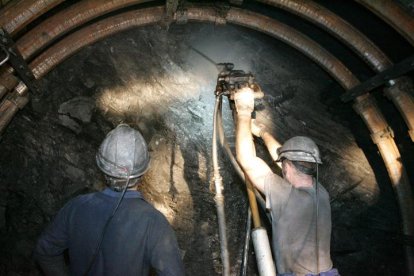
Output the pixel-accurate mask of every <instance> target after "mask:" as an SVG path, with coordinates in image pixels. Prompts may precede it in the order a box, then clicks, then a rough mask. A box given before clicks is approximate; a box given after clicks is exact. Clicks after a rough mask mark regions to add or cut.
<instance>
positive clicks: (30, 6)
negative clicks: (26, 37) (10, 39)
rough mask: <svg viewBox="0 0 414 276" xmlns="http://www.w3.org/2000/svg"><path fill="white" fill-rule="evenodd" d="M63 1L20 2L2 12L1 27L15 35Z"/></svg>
mask: <svg viewBox="0 0 414 276" xmlns="http://www.w3.org/2000/svg"><path fill="white" fill-rule="evenodd" d="M62 2H63V0H19V1H14V2H13V3H11V4H10V5H7V6H6V7H5V8H3V9H1V10H0V26H2V27H3V29H5V30H6V31H7V32H8V33H9V34H11V35H14V34H16V33H17V32H18V31H20V30H21V29H23V28H24V27H25V26H27V25H28V24H29V23H30V22H32V21H33V20H35V19H36V18H38V17H39V16H41V15H42V14H44V13H45V12H47V11H48V10H50V9H52V8H53V7H55V6H56V5H58V4H60V3H62Z"/></svg>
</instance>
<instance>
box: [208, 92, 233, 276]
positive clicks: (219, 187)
mask: <svg viewBox="0 0 414 276" xmlns="http://www.w3.org/2000/svg"><path fill="white" fill-rule="evenodd" d="M221 98H222V96H221V95H217V96H216V103H215V106H214V118H213V142H212V158H213V170H214V184H215V188H216V195H215V197H214V199H215V201H216V208H217V219H218V224H219V237H220V249H221V260H222V264H223V275H224V276H228V275H230V263H229V253H228V248H227V237H226V219H225V213H224V196H223V193H222V191H223V181H222V178H221V176H220V167H219V165H218V158H217V113H218V110H219V106H220V105H221V104H220V103H221Z"/></svg>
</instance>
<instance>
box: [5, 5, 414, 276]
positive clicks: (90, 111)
mask: <svg viewBox="0 0 414 276" xmlns="http://www.w3.org/2000/svg"><path fill="white" fill-rule="evenodd" d="M229 2H230V3H228V2H211V1H203V2H201V3H200V2H199V1H167V3H165V2H164V1H139V0H134V1H133V0H118V1H97V0H96V1H93V0H90V1H59V0H49V1H34V0H26V1H10V2H8V3H7V5H5V6H4V7H2V9H1V10H0V25H1V26H2V28H3V30H5V31H6V32H7V33H8V34H9V38H8V39H9V40H8V42H11V43H12V44H10V45H12V46H13V47H15V48H14V52H19V53H20V54H21V57H22V59H21V60H20V62H21V63H22V64H23V67H22V68H23V69H22V68H20V69H19V68H18V69H19V70H24V68H25V65H24V61H25V62H26V63H27V65H28V68H29V69H28V71H29V72H32V73H33V76H34V78H35V79H36V80H37V81H36V82H34V81H30V85H28V86H30V88H32V85H33V83H34V84H35V85H37V87H38V89H39V92H37V93H36V91H35V90H34V89H27V87H26V86H25V85H24V84H23V83H22V77H21V76H20V73H19V70H16V69H13V68H12V67H11V66H10V65H11V64H12V61H11V60H8V61H7V62H6V63H5V64H4V65H3V66H2V67H1V68H0V98H1V100H2V102H1V103H0V131H1V133H2V136H1V140H0V162H1V163H0V164H1V165H0V168H1V170H0V179H1V180H0V188H1V191H2V195H1V196H0V231H1V233H2V237H1V238H0V243H1V245H2V248H3V249H2V250H0V254H1V260H2V261H1V262H0V273H1V274H2V275H8V274H12V273H15V274H16V273H17V274H24V275H26V274H29V273H30V274H33V275H36V274H39V273H40V272H39V271H38V270H37V268H36V267H35V265H34V264H33V262H32V260H31V257H30V254H31V250H32V248H33V245H34V243H35V241H36V238H37V236H38V235H39V233H40V231H42V229H44V227H45V226H46V225H47V223H48V222H49V221H50V220H51V218H53V216H54V214H55V213H56V211H57V210H58V209H59V208H60V207H61V206H63V204H64V203H65V202H66V201H67V200H68V199H70V198H72V197H74V196H76V195H78V194H81V193H86V192H89V191H96V190H99V189H102V188H103V184H102V183H103V181H102V176H101V175H100V173H99V171H98V169H97V167H96V166H95V164H94V160H95V159H94V158H95V157H94V156H95V152H96V149H97V147H98V146H99V144H100V142H101V141H102V139H103V138H104V137H105V134H106V133H107V132H108V131H109V130H110V129H111V128H113V126H115V125H116V124H118V123H121V122H124V123H128V124H130V125H132V126H134V127H135V128H137V129H139V130H140V131H141V132H142V133H143V135H144V137H145V139H146V140H147V142H148V143H149V147H150V150H151V159H152V161H151V164H152V166H151V169H150V171H149V172H148V173H147V175H146V177H145V183H144V185H143V186H142V188H141V189H142V192H143V193H144V195H145V197H146V199H147V200H148V201H150V202H151V203H152V204H153V205H154V206H155V207H156V208H157V209H158V210H160V211H161V212H162V213H163V214H164V215H165V216H166V217H167V218H168V220H169V221H170V223H171V224H172V225H173V227H174V229H175V230H176V232H177V237H178V240H179V244H180V248H181V249H182V253H183V258H184V263H185V266H186V270H187V272H188V273H189V275H216V274H217V275H219V274H220V273H221V269H222V267H221V260H220V247H219V239H218V230H217V217H216V214H215V207H214V206H215V204H214V200H213V196H214V188H213V187H212V183H211V178H212V172H211V160H210V159H211V154H210V151H211V148H210V147H211V142H212V120H213V105H214V94H213V91H214V89H215V85H216V78H217V73H218V71H217V69H216V66H215V64H214V63H219V62H232V63H234V64H235V67H236V68H237V69H242V70H245V71H250V72H252V73H253V74H254V76H255V78H256V79H257V81H258V82H259V84H260V85H261V86H262V89H263V91H264V92H265V95H266V96H265V98H264V99H263V100H262V101H261V102H260V103H259V104H258V106H257V120H259V121H260V122H263V123H264V124H265V125H266V126H267V127H268V128H269V129H270V130H271V132H272V133H273V134H274V136H275V137H276V138H277V140H278V141H280V142H283V141H285V140H286V139H288V138H289V137H291V136H294V135H307V136H310V137H312V138H313V139H314V140H315V141H316V142H317V144H318V145H319V147H320V148H321V151H322V155H323V156H324V160H323V161H324V166H323V169H322V171H321V180H322V183H323V184H324V186H325V187H326V189H327V190H328V192H329V194H330V197H331V204H332V219H333V230H332V232H333V233H332V246H331V251H332V257H333V261H334V264H335V265H336V266H337V267H338V268H339V270H340V271H342V272H343V275H363V274H364V275H365V274H369V275H371V274H372V275H374V274H375V275H405V274H409V273H414V268H413V267H411V266H410V264H413V263H414V262H412V260H413V252H412V248H411V247H410V242H409V241H410V239H412V237H413V234H414V233H413V232H414V220H413V219H412V218H413V217H414V206H413V194H412V184H411V183H413V181H414V175H413V171H414V170H413V167H414V160H413V156H414V146H413V142H412V139H414V133H413V128H414V101H413V86H412V77H413V72H412V71H408V72H407V73H406V74H405V75H401V76H399V77H398V78H393V79H392V80H389V79H387V82H384V83H383V84H382V85H381V86H379V87H378V88H375V89H374V90H372V91H366V93H363V94H362V95H359V96H358V97H356V98H354V99H353V101H352V102H343V101H342V100H341V95H343V94H344V93H346V91H348V90H350V89H352V88H355V87H358V85H360V84H361V83H363V82H365V81H366V80H369V79H370V78H372V77H374V76H376V75H377V74H381V72H392V71H387V70H392V69H393V68H395V67H394V66H395V65H396V64H397V65H398V64H399V63H400V62H402V61H403V60H405V59H407V58H410V57H412V56H413V53H414V51H413V45H414V19H413V15H412V10H411V11H410V10H409V8H411V7H412V4H411V3H410V2H409V1H405V2H404V3H403V4H405V5H406V6H405V7H404V6H403V5H402V4H401V3H399V2H398V3H397V2H393V1H385V0H381V1H371V0H357V1H355V2H353V1H328V0H320V1H315V2H312V1H296V0H295V1H283V0H274V1H271V0H260V1H236V0H234V1H229ZM410 5H411V6H410ZM3 38H4V37H3ZM6 38H7V36H6ZM14 42H15V44H13V43H14ZM3 43H5V42H4V41H3ZM12 50H13V49H12ZM0 57H2V56H0ZM12 58H13V57H12ZM13 59H14V58H13ZM13 62H15V61H13ZM16 71H17V72H16ZM26 77H27V76H26ZM29 77H30V76H29ZM23 79H24V78H23ZM385 96H386V97H385ZM227 106H228V104H227V102H226V103H225V108H224V114H223V120H224V129H225V133H226V136H227V139H228V141H229V143H230V146H231V147H233V146H234V134H233V128H234V126H233V123H232V116H231V112H230V111H229V109H228V108H227ZM257 142H258V143H257V145H258V154H259V155H260V156H261V157H262V158H264V159H265V160H267V161H268V162H269V163H270V162H271V160H270V157H269V156H268V154H267V153H266V152H265V149H264V146H263V145H262V144H260V141H257ZM220 162H221V171H222V173H223V178H224V183H225V198H226V219H227V221H228V236H229V237H231V238H230V239H229V249H230V259H231V272H232V274H234V275H235V274H238V270H239V269H240V262H241V261H240V260H241V250H242V247H243V239H244V233H242V232H243V231H241V229H244V224H245V220H246V208H247V202H246V196H245V188H244V187H243V184H242V183H241V181H240V180H239V179H238V177H237V175H236V174H235V172H234V170H233V168H232V166H231V164H230V163H229V161H228V160H227V158H226V157H225V156H224V155H223V156H221V161H220ZM407 241H408V242H407ZM411 245H412V243H411ZM389 252H393V256H390V253H389ZM200 271H203V272H204V274H203V273H201V274H200ZM256 274H257V271H256V268H255V263H254V256H253V255H251V256H250V262H249V274H248V275H256Z"/></svg>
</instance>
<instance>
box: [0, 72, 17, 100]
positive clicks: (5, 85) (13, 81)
mask: <svg viewBox="0 0 414 276" xmlns="http://www.w3.org/2000/svg"><path fill="white" fill-rule="evenodd" d="M17 83H18V80H17V78H16V77H15V76H14V75H12V74H9V73H4V74H1V76H0V100H1V99H2V98H3V97H4V96H5V95H6V94H7V92H8V91H11V90H12V89H13V88H14V87H15V86H16V85H17Z"/></svg>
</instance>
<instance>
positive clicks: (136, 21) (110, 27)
mask: <svg viewBox="0 0 414 276" xmlns="http://www.w3.org/2000/svg"><path fill="white" fill-rule="evenodd" d="M164 11H165V7H164V6H159V7H155V8H147V9H141V10H135V11H129V12H125V13H122V14H119V15H116V16H113V17H110V18H106V19H104V20H102V21H99V22H97V23H95V24H93V25H90V26H87V27H85V28H83V29H81V30H79V31H77V32H75V33H73V34H71V35H70V36H68V37H65V38H64V39H62V40H61V41H59V42H58V43H56V44H55V45H54V46H53V47H52V48H49V49H47V50H46V51H44V52H43V53H42V54H41V55H39V56H38V57H37V58H36V59H34V60H33V61H32V62H31V64H30V67H31V68H32V70H33V74H34V75H35V77H36V79H39V78H41V77H43V76H44V75H45V74H46V73H48V72H49V71H50V70H51V69H53V68H54V67H55V66H56V65H58V64H59V63H60V62H62V61H63V60H64V59H66V58H67V57H69V56H71V55H72V54H74V53H75V52H77V51H79V50H80V49H82V48H83V47H85V46H86V45H90V44H92V43H94V42H96V41H98V40H100V39H102V38H105V37H107V36H109V35H112V34H114V33H117V32H121V31H124V30H127V29H130V28H133V27H138V26H144V25H147V24H152V23H156V22H160V21H161V20H162V19H163V16H164Z"/></svg>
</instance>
